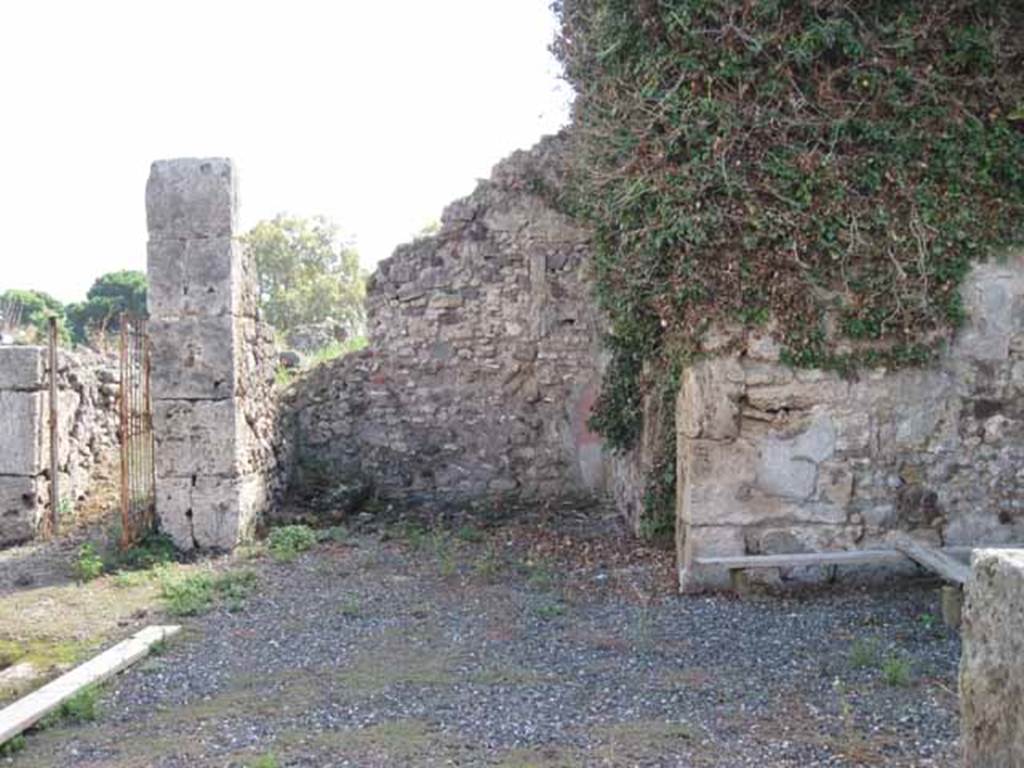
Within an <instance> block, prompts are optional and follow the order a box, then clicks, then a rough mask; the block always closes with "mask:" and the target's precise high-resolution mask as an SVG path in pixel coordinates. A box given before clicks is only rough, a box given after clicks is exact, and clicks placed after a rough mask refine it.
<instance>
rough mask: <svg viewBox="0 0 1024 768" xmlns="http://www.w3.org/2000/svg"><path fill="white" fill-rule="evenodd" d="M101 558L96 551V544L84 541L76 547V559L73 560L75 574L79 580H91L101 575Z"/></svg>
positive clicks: (102, 566) (102, 565) (102, 567)
mask: <svg viewBox="0 0 1024 768" xmlns="http://www.w3.org/2000/svg"><path fill="white" fill-rule="evenodd" d="M103 569H104V564H103V558H102V557H100V554H99V552H97V551H96V546H95V545H94V544H92V543H91V542H86V543H85V544H83V545H82V546H81V547H79V548H78V559H77V560H76V561H75V576H76V577H77V578H78V580H79V581H81V582H87V581H92V580H93V579H97V578H99V577H100V576H102V575H103Z"/></svg>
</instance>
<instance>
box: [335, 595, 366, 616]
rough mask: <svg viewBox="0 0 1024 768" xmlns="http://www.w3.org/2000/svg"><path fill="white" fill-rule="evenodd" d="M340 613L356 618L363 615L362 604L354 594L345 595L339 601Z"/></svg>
mask: <svg viewBox="0 0 1024 768" xmlns="http://www.w3.org/2000/svg"><path fill="white" fill-rule="evenodd" d="M340 610H341V615H342V616H346V617H348V618H356V617H357V616H362V615H363V605H362V603H361V602H360V601H359V598H358V597H356V596H355V595H350V596H349V597H346V598H345V599H344V600H343V601H342V602H341V609H340Z"/></svg>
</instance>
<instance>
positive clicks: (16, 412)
mask: <svg viewBox="0 0 1024 768" xmlns="http://www.w3.org/2000/svg"><path fill="white" fill-rule="evenodd" d="M43 407H44V402H43V395H42V393H41V392H19V391H14V392H12V391H3V390H0V435H3V438H2V439H0V475H36V474H39V473H40V472H41V471H42V461H43V430H42V425H43V423H44V421H43V419H44V416H43Z"/></svg>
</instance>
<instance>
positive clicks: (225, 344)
mask: <svg viewBox="0 0 1024 768" xmlns="http://www.w3.org/2000/svg"><path fill="white" fill-rule="evenodd" d="M149 327H150V341H151V345H152V370H153V379H152V381H153V384H152V387H153V397H154V399H157V400H200V399H201V400H222V399H227V398H231V397H234V396H235V395H236V394H238V392H237V388H238V381H239V378H238V370H237V363H236V355H237V352H238V349H239V346H240V345H239V334H240V329H239V328H237V327H236V322H235V318H233V317H232V316H230V315H223V316H216V317H206V316H201V315H191V316H187V317H181V318H177V319H173V320H168V319H156V320H153V321H151V322H150V326H149Z"/></svg>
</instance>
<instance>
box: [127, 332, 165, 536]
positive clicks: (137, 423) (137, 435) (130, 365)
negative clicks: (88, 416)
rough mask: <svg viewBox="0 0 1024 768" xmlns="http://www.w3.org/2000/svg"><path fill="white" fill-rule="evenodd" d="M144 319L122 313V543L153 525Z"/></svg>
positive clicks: (150, 417)
mask: <svg viewBox="0 0 1024 768" xmlns="http://www.w3.org/2000/svg"><path fill="white" fill-rule="evenodd" d="M149 385H150V349H149V336H148V335H147V333H146V321H145V320H144V319H142V318H138V317H134V316H131V315H122V316H121V403H120V407H121V429H120V432H119V434H120V437H121V547H122V549H127V548H128V547H131V546H132V545H133V544H137V543H138V542H139V541H140V540H141V539H143V538H145V536H146V534H147V533H149V532H150V531H152V530H153V529H154V528H155V527H156V466H155V464H154V461H153V402H152V398H151V396H150V387H149Z"/></svg>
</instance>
